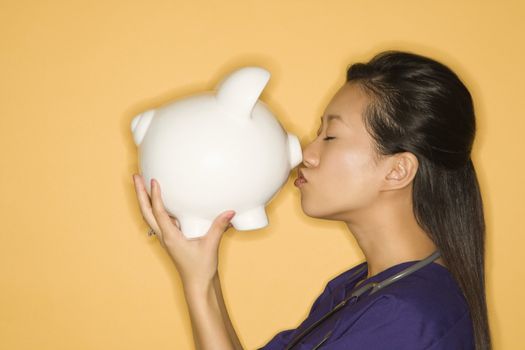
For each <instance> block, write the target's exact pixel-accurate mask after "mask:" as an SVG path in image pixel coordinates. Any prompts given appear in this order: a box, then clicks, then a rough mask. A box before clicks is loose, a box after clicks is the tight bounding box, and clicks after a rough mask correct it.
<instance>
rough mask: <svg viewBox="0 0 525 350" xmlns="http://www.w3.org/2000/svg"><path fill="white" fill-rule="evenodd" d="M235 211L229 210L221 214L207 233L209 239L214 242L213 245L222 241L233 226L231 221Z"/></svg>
mask: <svg viewBox="0 0 525 350" xmlns="http://www.w3.org/2000/svg"><path fill="white" fill-rule="evenodd" d="M235 214H236V213H235V211H233V210H228V211H225V212H223V213H221V214H220V215H219V216H217V217H216V218H215V220H213V223H212V225H211V228H210V230H209V231H208V233H207V235H206V236H207V237H209V238H208V239H209V240H211V241H213V244H217V245H218V242H219V241H220V239H221V237H222V235H223V233H224V232H225V231H226V230H227V229H228V228H229V227H230V226H231V225H230V221H231V220H232V219H233V217H234V216H235Z"/></svg>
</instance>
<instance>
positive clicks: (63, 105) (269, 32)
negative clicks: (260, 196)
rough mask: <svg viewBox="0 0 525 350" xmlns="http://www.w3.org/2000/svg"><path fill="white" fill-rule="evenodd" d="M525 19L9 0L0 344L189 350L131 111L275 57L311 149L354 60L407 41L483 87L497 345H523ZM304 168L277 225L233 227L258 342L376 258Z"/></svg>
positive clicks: (243, 310)
mask: <svg viewBox="0 0 525 350" xmlns="http://www.w3.org/2000/svg"><path fill="white" fill-rule="evenodd" d="M523 18H525V6H524V2H523V1H520V0H516V1H479V0H478V1H458V0H453V1H452V0H447V1H444V0H440V1H437V0H436V1H421V0H413V1H406V0H405V1H387V0H385V1H370V0H361V1H356V0H344V1H327V0H324V1H321V0H318V1H306V0H303V1H298V0H295V1H284V0H280V1H278V0H264V1H253V0H252V1H246V0H244V1H241V0H238V1H224V0H222V1H218V0H216V1H202V0H201V1H198V0H197V1H196V0H193V1H167V0H166V1H160V0H148V1H123V0H121V1H115V0H109V1H108V0H105V1H89V0H84V1H21V0H12V1H6V0H1V1H0V152H1V153H0V156H1V162H2V163H1V168H0V215H1V216H2V228H1V235H0V348H2V349H40V350H44V349H53V350H59V349H68V350H69V349H77V350H80V349H112V350H115V349H127V350H130V349H191V348H193V345H192V344H193V342H192V336H191V324H190V320H189V316H188V312H187V307H186V304H185V301H184V297H183V294H182V288H181V283H180V280H179V277H178V273H177V271H176V269H175V267H174V265H173V264H172V263H171V260H170V259H169V257H168V256H167V254H166V253H165V251H164V250H163V249H162V247H161V246H160V244H158V241H157V240H156V239H155V238H148V237H147V235H146V231H147V225H146V224H145V223H144V222H143V220H142V217H141V215H140V212H139V208H138V203H137V201H136V197H135V192H134V188H133V183H132V178H131V175H132V173H134V172H137V150H136V146H135V145H134V143H133V141H132V138H131V132H130V122H131V119H132V117H133V116H134V115H136V114H137V113H139V112H142V111H144V110H145V109H146V108H150V107H155V106H157V105H158V104H161V103H164V102H167V101H170V100H171V99H174V98H179V97H182V96H184V95H186V94H189V93H193V92H199V91H203V90H210V89H212V88H213V87H214V85H215V84H216V83H217V82H218V80H219V79H220V78H222V76H223V75H224V74H226V73H227V72H229V71H231V70H232V69H234V68H235V67H238V66H241V65H260V66H263V67H265V68H267V69H269V70H270V71H271V73H272V78H271V80H270V83H269V85H268V86H267V88H266V90H265V92H264V94H263V100H264V101H265V102H267V103H268V104H269V106H270V107H271V108H272V109H273V111H274V112H275V113H276V114H277V115H278V118H279V120H280V121H281V123H282V125H283V127H284V128H285V129H287V130H288V131H290V132H292V133H294V134H296V135H298V136H299V138H300V139H301V143H302V144H303V147H304V145H306V144H308V143H309V142H310V140H311V139H312V138H313V137H314V135H315V132H316V130H317V128H318V126H319V116H320V114H321V113H322V111H323V109H324V107H325V105H326V104H327V102H328V100H329V98H330V97H331V95H332V94H333V93H334V92H335V90H336V89H337V88H338V87H339V86H340V85H341V84H342V83H343V82H344V75H345V68H346V67H347V65H349V64H350V63H353V62H356V61H362V60H368V59H370V58H371V57H372V56H373V55H374V54H376V53H378V52H379V51H381V50H385V49H400V50H408V51H412V52H415V53H420V54H423V55H428V56H430V57H432V58H435V59H437V60H440V61H441V62H443V63H445V64H447V65H449V66H450V67H451V68H452V69H453V70H455V71H456V72H457V73H458V74H459V75H460V77H461V78H462V79H463V81H464V82H465V83H466V85H467V86H468V87H469V89H470V91H471V93H472V95H473V97H474V100H475V108H476V112H477V121H478V133H477V138H476V141H475V144H474V150H473V160H474V164H475V166H476V169H477V172H478V174H479V181H480V183H481V188H482V194H483V198H484V204H485V215H486V220H487V229H488V232H487V234H488V236H487V269H486V272H487V294H488V307H489V311H490V325H491V328H492V336H493V341H494V345H495V349H517V348H518V347H519V346H521V345H522V344H523V342H522V341H521V339H522V336H523V324H524V322H525V307H524V305H523V301H522V300H523V299H522V295H523V292H524V290H525V285H524V279H525V274H524V268H523V265H524V260H523V257H524V254H523V244H524V243H525V238H524V234H525V232H524V231H525V230H524V229H523V221H522V220H523V215H524V214H525V206H524V204H523V200H524V198H525V188H524V185H523V179H524V176H523V172H524V171H525V166H524V165H523V161H524V160H525V159H524V157H523V153H522V152H523V150H524V146H525V142H524V140H523V134H524V132H525V121H524V115H523V110H524V109H525V103H524V100H525V96H524V92H525V86H524V81H525V80H524V78H525V74H524V69H523V62H525V48H524V40H523V33H525V25H524V21H523ZM295 175H296V172H295V171H294V172H293V173H292V174H291V176H290V179H289V181H288V182H287V183H286V185H285V186H284V187H283V189H282V191H281V192H279V193H278V195H277V196H276V197H275V198H274V199H273V200H272V201H271V202H270V203H269V205H268V207H267V212H268V215H269V220H270V225H269V226H267V227H266V228H264V229H261V230H256V231H247V232H238V231H235V230H233V229H230V230H229V231H228V232H227V233H226V234H225V236H224V237H223V241H222V245H221V250H220V254H221V255H220V272H221V276H222V281H223V288H224V294H225V298H226V303H227V305H228V307H229V311H230V316H231V318H232V321H233V323H234V325H235V327H236V330H237V332H238V334H239V337H240V338H241V340H242V342H243V343H244V345H245V347H246V348H247V349H254V348H256V347H259V346H262V345H263V344H265V343H266V342H268V341H269V340H270V338H271V337H273V336H274V335H275V334H276V333H277V332H278V331H281V330H283V329H287V328H293V327H296V326H297V325H298V324H299V323H300V322H301V321H302V320H303V319H304V317H306V315H307V312H308V311H309V309H310V307H311V304H312V303H313V301H314V299H315V298H316V297H317V296H318V295H319V294H320V293H321V291H322V289H323V288H324V286H325V284H326V282H328V281H329V280H330V279H331V278H333V277H334V276H335V275H337V274H339V273H341V272H343V271H345V270H347V269H348V268H350V267H352V266H354V265H355V264H357V263H359V262H361V261H363V256H362V255H361V251H360V249H359V247H358V246H357V245H356V242H355V240H354V239H353V236H352V235H351V233H350V232H348V231H347V229H346V226H345V225H344V223H342V222H330V221H324V220H317V219H312V218H310V217H307V216H306V215H305V214H304V213H303V212H302V210H301V207H300V196H299V191H298V190H297V188H295V187H294V186H293V179H294V178H295ZM232 186H235V184H232ZM519 344H521V345H519Z"/></svg>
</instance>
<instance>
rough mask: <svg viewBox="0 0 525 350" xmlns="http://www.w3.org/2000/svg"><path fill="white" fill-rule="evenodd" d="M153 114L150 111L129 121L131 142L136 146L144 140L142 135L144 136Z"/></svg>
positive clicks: (153, 111)
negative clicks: (131, 134)
mask: <svg viewBox="0 0 525 350" xmlns="http://www.w3.org/2000/svg"><path fill="white" fill-rule="evenodd" d="M154 114H155V110H154V109H150V110H148V111H146V112H144V113H141V114H139V115H137V116H136V117H135V118H133V120H132V121H131V132H132V133H133V141H135V144H136V145H137V146H139V145H140V144H141V143H142V139H144V135H146V131H148V128H149V125H150V124H151V120H152V119H153V115H154Z"/></svg>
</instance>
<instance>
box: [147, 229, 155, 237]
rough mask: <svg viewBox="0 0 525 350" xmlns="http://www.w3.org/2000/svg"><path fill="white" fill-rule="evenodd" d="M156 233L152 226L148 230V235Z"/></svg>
mask: <svg viewBox="0 0 525 350" xmlns="http://www.w3.org/2000/svg"><path fill="white" fill-rule="evenodd" d="M154 234H155V231H154V230H153V229H152V228H150V229H149V231H148V236H150V237H151V236H153V235H154Z"/></svg>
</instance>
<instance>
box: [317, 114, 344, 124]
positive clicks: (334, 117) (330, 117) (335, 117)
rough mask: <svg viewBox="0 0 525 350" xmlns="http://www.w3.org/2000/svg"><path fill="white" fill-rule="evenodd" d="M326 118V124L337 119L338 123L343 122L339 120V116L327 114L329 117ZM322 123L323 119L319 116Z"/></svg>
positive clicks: (341, 119)
mask: <svg viewBox="0 0 525 350" xmlns="http://www.w3.org/2000/svg"><path fill="white" fill-rule="evenodd" d="M327 118H328V119H327V121H326V122H327V123H328V122H329V121H331V120H334V119H338V120H340V121H343V118H341V116H340V115H335V114H329V115H327ZM322 122H323V117H322V116H321V123H322Z"/></svg>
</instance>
